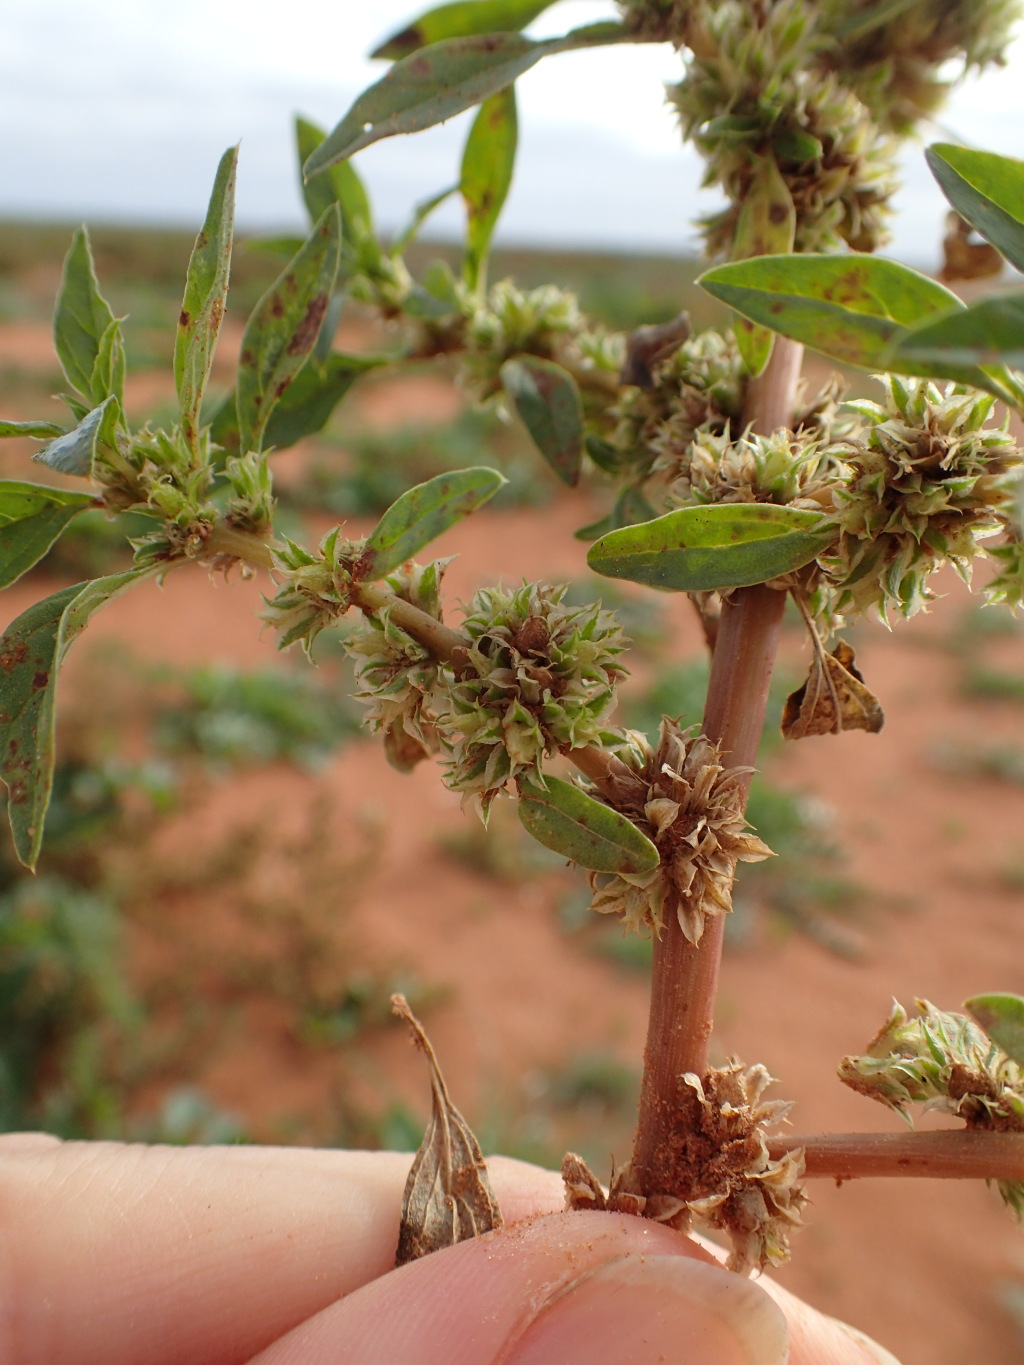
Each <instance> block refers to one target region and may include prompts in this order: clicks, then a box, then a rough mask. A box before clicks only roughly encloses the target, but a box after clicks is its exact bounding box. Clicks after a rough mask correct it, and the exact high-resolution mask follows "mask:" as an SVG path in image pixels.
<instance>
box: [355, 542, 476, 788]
mask: <svg viewBox="0 0 1024 1365" xmlns="http://www.w3.org/2000/svg"><path fill="white" fill-rule="evenodd" d="M450 562H451V561H450V560H447V559H438V560H435V561H434V562H433V563H432V564H428V565H426V566H423V565H420V564H414V563H412V562H410V563H408V564H406V565H403V567H402V569H401V570H399V571H398V572H397V573H394V574H392V575H391V576H390V577H389V578H387V579H385V580H384V581H385V582H386V584H387V586H388V587H389V588H391V589H392V591H393V592H394V593H395V594H396V595H397V596H398V597H400V598H402V599H403V600H405V601H406V602H411V603H412V605H413V606H415V607H418V608H419V609H420V610H421V611H424V612H426V613H427V614H428V615H429V616H433V617H434V618H435V620H438V621H440V619H441V596H440V588H441V579H442V577H443V576H444V571H445V569H446V568H447V567H448V564H449V563H450ZM345 648H346V650H347V652H348V653H349V654H351V655H352V656H353V658H354V659H355V665H356V687H357V691H356V697H357V699H358V700H359V701H361V702H363V703H365V704H366V706H367V708H368V709H367V712H366V715H365V717H364V719H365V721H366V724H367V725H368V726H369V727H370V729H371V730H379V731H382V732H383V735H384V751H385V753H386V755H387V758H388V762H389V763H390V764H391V765H392V766H393V767H395V768H397V769H398V770H399V772H409V771H411V770H412V769H413V768H414V767H415V766H416V764H417V763H419V762H420V761H421V760H422V759H424V758H426V757H427V756H428V755H429V754H433V753H436V752H437V751H438V749H439V747H440V740H439V737H438V733H437V718H436V715H435V713H434V708H435V707H436V704H437V702H436V694H437V691H438V688H439V685H440V678H441V670H440V666H439V664H438V663H437V661H436V660H435V659H434V658H433V656H432V655H431V654H430V652H429V651H428V650H427V649H426V648H425V647H424V646H423V645H421V644H420V643H419V642H418V641H416V640H414V639H413V638H412V636H411V635H408V634H407V633H406V632H405V631H404V630H402V629H400V627H398V626H396V625H395V624H394V622H393V621H392V620H391V612H390V610H389V609H388V608H387V607H385V608H384V609H383V610H382V611H380V612H378V613H377V614H376V615H374V616H364V617H362V619H361V620H360V622H359V624H358V625H356V626H355V627H354V628H353V629H352V630H351V631H350V632H349V634H348V636H347V637H346V640H345Z"/></svg>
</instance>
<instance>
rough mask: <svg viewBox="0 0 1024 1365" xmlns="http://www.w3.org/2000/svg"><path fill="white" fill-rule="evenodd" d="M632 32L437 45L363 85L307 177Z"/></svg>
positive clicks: (608, 29)
mask: <svg viewBox="0 0 1024 1365" xmlns="http://www.w3.org/2000/svg"><path fill="white" fill-rule="evenodd" d="M627 36H628V35H627V34H626V32H625V30H624V28H623V27H622V25H621V24H614V23H603V24H590V25H588V26H587V27H585V28H580V29H575V30H574V31H573V32H572V33H567V34H566V35H565V37H564V38H549V39H547V40H546V41H544V42H533V41H532V40H531V39H529V38H524V37H523V36H522V35H521V34H519V33H489V34H485V35H482V36H475V35H474V36H470V37H466V38H448V39H445V40H444V41H442V42H439V43H433V44H431V46H430V47H425V48H423V49H422V50H421V51H417V52H413V53H412V54H411V56H408V57H405V58H403V60H402V61H400V62H397V63H396V64H395V65H394V66H393V67H392V68H391V70H390V71H389V72H388V73H387V75H386V76H384V77H382V78H381V80H379V81H378V82H377V83H376V85H371V86H370V87H369V89H368V90H364V91H363V93H362V94H361V95H360V96H359V98H358V99H357V100H356V102H355V104H353V106H352V108H351V109H350V110H349V111H348V113H347V114H346V115H345V117H344V118H343V119H342V121H341V122H340V123H339V124H338V125H337V127H335V128H334V130H333V131H332V132H331V133H329V134H328V136H327V137H326V138H325V139H324V141H323V142H322V143H321V144H320V146H319V147H317V149H316V151H315V152H314V153H313V155H312V156H311V157H310V158H309V160H308V161H307V162H306V165H305V168H304V169H305V175H306V178H307V179H309V178H310V177H311V176H314V175H319V174H320V172H321V171H325V170H326V169H327V168H328V167H329V166H333V165H334V163H335V162H337V161H344V160H345V158H346V157H350V156H353V155H354V154H355V153H356V152H358V151H360V150H361V149H362V148H363V147H369V146H370V144H371V143H374V142H379V141H380V140H381V138H385V137H394V135H395V134H396V133H418V132H421V131H422V130H423V129H424V128H432V127H433V126H434V125H435V124H437V123H443V122H444V121H445V119H449V118H452V117H453V115H455V114H461V113H462V111H463V110H464V109H471V108H472V107H473V105H474V104H479V103H481V101H482V100H485V99H487V98H488V97H489V96H490V95H496V94H497V93H498V91H499V90H504V89H505V87H506V86H508V85H511V84H512V82H513V81H514V80H515V79H516V77H517V76H521V75H522V73H523V72H524V71H528V70H529V69H530V67H531V66H534V65H535V64H536V63H537V62H539V61H540V59H541V58H542V57H547V56H549V55H551V54H553V53H555V52H571V51H574V50H575V49H577V48H582V47H599V46H602V45H603V44H605V43H614V42H619V41H622V40H623V39H624V38H626V37H627Z"/></svg>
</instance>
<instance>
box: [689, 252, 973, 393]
mask: <svg viewBox="0 0 1024 1365" xmlns="http://www.w3.org/2000/svg"><path fill="white" fill-rule="evenodd" d="M697 283H698V284H700V285H702V286H703V288H704V289H706V290H707V292H708V293H709V294H712V295H714V297H715V298H716V299H721V300H722V301H723V303H727V304H729V306H730V307H732V308H735V309H736V311H737V312H738V313H742V314H743V315H744V316H745V317H748V318H750V320H751V321H752V322H758V323H761V324H762V325H763V326H765V327H770V328H772V330H773V331H775V332H781V333H782V335H783V336H787V337H791V338H792V339H793V340H794V341H800V342H803V344H804V345H806V346H810V347H811V348H812V350H815V351H820V352H821V353H822V354H823V355H827V356H831V358H832V359H833V360H838V361H841V362H842V363H843V364H844V365H856V366H858V367H859V368H861V369H868V370H873V369H884V368H886V360H887V357H888V355H889V353H890V349H891V348H892V347H893V346H894V345H896V343H897V342H898V340H899V338H900V336H901V334H902V333H903V332H904V331H905V330H907V329H909V328H911V327H915V326H917V325H918V324H920V323H923V322H925V321H929V320H931V319H933V318H936V317H939V316H941V315H942V314H943V313H949V312H954V311H956V310H958V309H962V308H963V304H962V303H961V302H960V300H959V299H958V298H957V296H956V295H955V294H953V293H951V292H950V291H949V290H948V289H946V288H945V287H944V286H943V285H941V284H937V283H936V281H935V280H930V279H929V278H928V277H927V276H926V275H920V274H918V272H917V271H916V270H911V269H910V267H909V266H905V265H899V264H898V263H897V262H896V261H886V260H882V259H880V258H878V257H875V256H866V255H861V254H859V253H858V254H857V255H842V256H839V255H836V256H815V255H811V254H809V253H808V254H798V255H793V256H760V257H758V258H757V259H756V260H752V261H734V262H732V263H731V264H729V265H719V266H715V267H714V269H712V270H708V271H706V272H705V273H704V274H703V275H701V276H700V278H699V280H698V281H697ZM904 373H906V374H915V375H920V376H922V377H923V378H926V379H953V380H956V381H958V382H959V383H963V384H974V385H976V386H977V387H978V388H982V389H991V388H992V381H991V379H990V377H989V376H987V375H986V374H984V372H983V371H981V370H979V369H977V368H976V367H973V366H970V367H964V366H957V365H950V366H946V365H943V364H941V363H930V362H922V364H921V365H920V366H918V367H916V368H914V369H908V370H906V371H904Z"/></svg>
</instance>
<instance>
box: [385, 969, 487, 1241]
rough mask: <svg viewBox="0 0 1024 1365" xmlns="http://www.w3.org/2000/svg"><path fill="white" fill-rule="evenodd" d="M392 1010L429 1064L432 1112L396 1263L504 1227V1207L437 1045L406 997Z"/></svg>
mask: <svg viewBox="0 0 1024 1365" xmlns="http://www.w3.org/2000/svg"><path fill="white" fill-rule="evenodd" d="M391 1009H392V1011H393V1012H394V1013H395V1014H397V1015H398V1017H399V1018H400V1019H404V1020H405V1022H406V1023H407V1024H408V1025H409V1028H410V1030H411V1031H412V1037H413V1042H414V1043H415V1044H416V1046H417V1047H418V1048H419V1049H420V1051H421V1052H422V1053H423V1054H424V1056H425V1057H426V1059H427V1065H428V1066H429V1067H430V1090H431V1112H430V1122H429V1123H428V1124H427V1130H426V1132H425V1133H424V1134H423V1141H422V1143H421V1144H420V1149H419V1151H418V1152H417V1153H416V1158H415V1160H414V1161H413V1163H412V1170H411V1171H410V1172H409V1178H408V1180H407V1181H406V1185H405V1196H404V1198H403V1200H402V1222H401V1226H400V1228H399V1233H398V1251H397V1252H396V1254H395V1265H405V1264H406V1263H407V1262H408V1261H415V1260H416V1259H417V1258H418V1257H420V1256H427V1255H429V1254H430V1252H432V1251H441V1250H442V1249H443V1248H444V1247H450V1246H454V1245H455V1244H456V1242H465V1241H467V1240H468V1239H469V1238H470V1237H479V1236H480V1234H481V1233H483V1232H490V1231H492V1230H493V1229H494V1228H500V1227H501V1224H502V1217H501V1210H500V1209H499V1208H498V1202H497V1200H496V1199H495V1197H494V1193H493V1191H492V1190H491V1183H490V1181H489V1180H488V1178H487V1167H486V1165H485V1163H484V1158H483V1153H482V1152H481V1151H480V1144H479V1143H478V1142H477V1140H476V1138H475V1137H474V1136H473V1134H472V1132H471V1131H470V1128H469V1125H468V1124H467V1123H466V1120H465V1119H464V1118H463V1117H462V1115H461V1114H460V1113H459V1111H458V1110H457V1109H456V1108H455V1106H454V1104H452V1102H451V1098H450V1097H449V1094H448V1090H447V1088H446V1087H445V1083H444V1078H443V1076H442V1075H441V1071H440V1068H439V1067H438V1065H437V1058H436V1057H435V1056H434V1049H433V1048H432V1047H431V1046H430V1040H429V1039H428V1038H427V1035H426V1034H425V1033H424V1031H423V1027H422V1025H421V1024H420V1022H419V1020H418V1019H417V1018H416V1017H415V1015H414V1014H413V1012H412V1010H410V1008H409V1006H408V1003H407V1002H406V1000H405V997H404V996H401V995H393V996H392V997H391Z"/></svg>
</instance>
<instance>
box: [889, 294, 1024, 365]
mask: <svg viewBox="0 0 1024 1365" xmlns="http://www.w3.org/2000/svg"><path fill="white" fill-rule="evenodd" d="M887 358H888V360H889V362H890V363H889V368H891V369H894V370H898V371H900V373H907V374H919V373H921V370H922V369H923V367H925V366H929V365H935V366H937V367H939V368H941V369H954V368H960V369H967V368H969V367H971V366H978V365H985V366H999V365H1009V366H1012V367H1013V368H1014V369H1021V368H1022V367H1024V293H1016V294H990V295H989V296H988V298H985V299H982V300H981V301H980V302H979V303H975V304H972V305H971V307H970V308H965V309H960V310H958V311H957V312H955V313H947V314H946V315H945V316H944V317H940V318H938V319H937V320H936V321H935V322H929V323H926V324H925V325H924V326H923V327H915V328H914V329H913V330H912V331H909V332H903V333H901V334H900V336H899V338H898V340H897V341H896V343H895V344H894V345H893V346H892V348H891V349H890V351H889V353H888V357H887ZM904 367H908V368H906V369H904ZM909 367H912V368H909Z"/></svg>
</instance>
